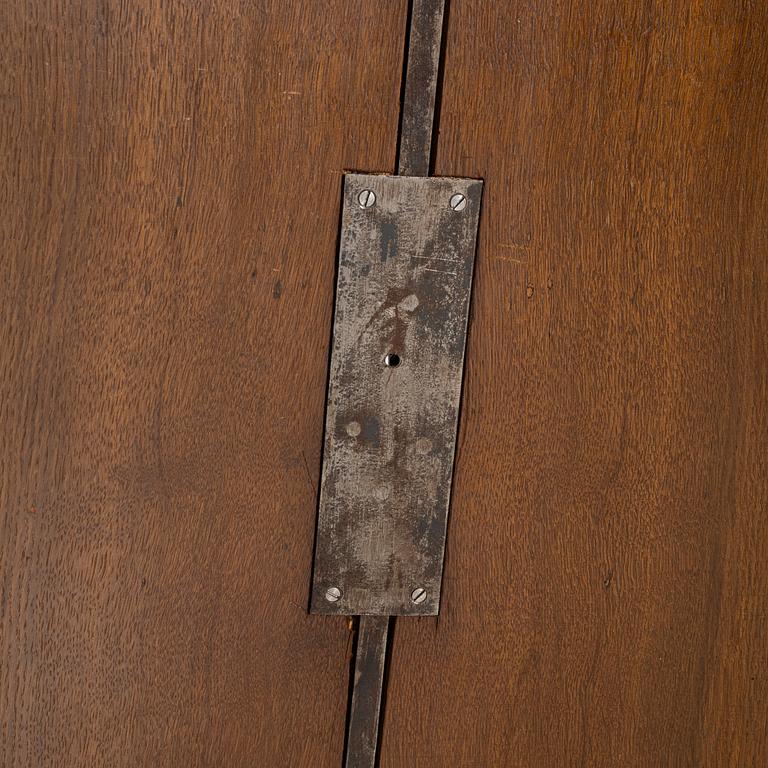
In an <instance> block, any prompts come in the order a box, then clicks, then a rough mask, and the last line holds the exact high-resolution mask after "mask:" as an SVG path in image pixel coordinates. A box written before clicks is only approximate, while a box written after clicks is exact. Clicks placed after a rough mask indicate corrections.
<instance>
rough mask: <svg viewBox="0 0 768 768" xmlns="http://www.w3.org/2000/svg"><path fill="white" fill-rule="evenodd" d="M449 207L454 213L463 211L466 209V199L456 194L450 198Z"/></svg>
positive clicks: (458, 193)
mask: <svg viewBox="0 0 768 768" xmlns="http://www.w3.org/2000/svg"><path fill="white" fill-rule="evenodd" d="M449 205H450V206H451V208H453V210H454V211H463V210H464V209H465V208H466V207H467V198H466V197H464V195H462V194H461V193H460V192H457V193H456V194H455V195H453V197H451V200H450V202H449Z"/></svg>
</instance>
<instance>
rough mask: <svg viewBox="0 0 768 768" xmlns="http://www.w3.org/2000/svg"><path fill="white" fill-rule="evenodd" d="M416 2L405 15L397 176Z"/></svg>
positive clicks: (411, 3)
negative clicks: (412, 21) (412, 20)
mask: <svg viewBox="0 0 768 768" xmlns="http://www.w3.org/2000/svg"><path fill="white" fill-rule="evenodd" d="M413 3H414V0H408V9H407V11H406V14H405V35H404V36H403V68H402V71H401V74H400V115H399V120H398V123H397V144H396V148H395V170H394V173H395V174H397V172H398V168H399V167H400V153H401V151H402V147H401V144H402V137H403V105H404V104H405V86H406V83H407V82H408V50H409V48H410V45H411V19H412V18H413Z"/></svg>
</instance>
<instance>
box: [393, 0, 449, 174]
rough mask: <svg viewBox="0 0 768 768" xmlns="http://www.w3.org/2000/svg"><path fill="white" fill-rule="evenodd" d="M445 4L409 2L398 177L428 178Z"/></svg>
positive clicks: (439, 1) (429, 0)
mask: <svg viewBox="0 0 768 768" xmlns="http://www.w3.org/2000/svg"><path fill="white" fill-rule="evenodd" d="M444 7H445V0H413V5H412V7H411V18H410V24H409V25H408V59H407V63H406V74H405V90H404V94H403V103H402V106H401V113H400V151H399V154H398V161H397V169H398V170H397V172H398V173H399V174H400V175H401V176H427V175H429V158H430V154H431V149H432V128H433V125H434V120H435V98H436V94H437V79H438V70H439V69H440V53H441V50H442V49H441V44H440V41H441V38H442V33H443V15H444V14H443V9H444Z"/></svg>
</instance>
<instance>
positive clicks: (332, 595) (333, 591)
mask: <svg viewBox="0 0 768 768" xmlns="http://www.w3.org/2000/svg"><path fill="white" fill-rule="evenodd" d="M340 597H341V590H340V589H339V588H338V587H328V589H326V590H325V599H326V600H327V601H328V602H329V603H335V602H336V601H337V600H338V599H339V598H340Z"/></svg>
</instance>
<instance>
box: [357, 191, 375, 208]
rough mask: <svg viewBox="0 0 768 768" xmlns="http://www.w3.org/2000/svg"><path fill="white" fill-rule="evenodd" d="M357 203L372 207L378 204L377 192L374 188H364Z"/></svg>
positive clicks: (362, 206) (361, 205)
mask: <svg viewBox="0 0 768 768" xmlns="http://www.w3.org/2000/svg"><path fill="white" fill-rule="evenodd" d="M357 203H358V205H359V206H360V207H361V208H370V207H371V206H372V205H375V204H376V193H375V192H374V191H373V190H372V189H364V190H363V191H362V192H361V193H360V194H359V195H358V196H357Z"/></svg>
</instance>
